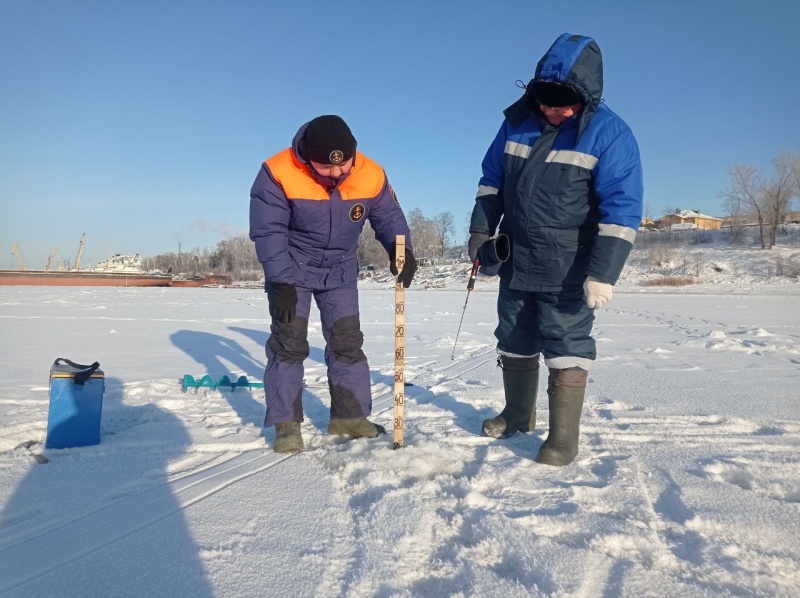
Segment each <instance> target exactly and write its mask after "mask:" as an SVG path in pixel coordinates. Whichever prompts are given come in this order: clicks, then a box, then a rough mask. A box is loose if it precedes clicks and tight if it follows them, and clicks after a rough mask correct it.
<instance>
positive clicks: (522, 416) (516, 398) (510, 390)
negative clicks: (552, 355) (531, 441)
mask: <svg viewBox="0 0 800 598" xmlns="http://www.w3.org/2000/svg"><path fill="white" fill-rule="evenodd" d="M498 364H499V365H500V367H502V368H503V389H504V390H505V395H506V406H505V407H504V408H503V410H502V411H501V412H500V415H497V416H495V417H493V418H491V419H485V420H483V426H481V427H482V429H483V434H484V435H485V436H489V437H491V438H499V437H500V436H509V435H511V434H513V433H514V432H530V431H531V430H533V429H534V428H535V427H536V394H537V391H538V390H539V354H538V353H537V354H536V355H534V356H532V357H508V356H507V355H502V356H500V359H499V360H498Z"/></svg>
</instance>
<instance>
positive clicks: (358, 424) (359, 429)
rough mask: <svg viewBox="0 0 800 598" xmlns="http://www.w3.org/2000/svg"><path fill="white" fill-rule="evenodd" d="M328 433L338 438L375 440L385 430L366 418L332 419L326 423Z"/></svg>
mask: <svg viewBox="0 0 800 598" xmlns="http://www.w3.org/2000/svg"><path fill="white" fill-rule="evenodd" d="M328 432H330V433H331V434H336V435H338V436H351V437H353V438H375V437H376V436H378V435H380V434H386V428H384V427H383V426H379V425H378V424H373V423H372V422H371V421H369V420H368V419H367V418H366V417H354V418H349V419H343V418H339V417H332V418H331V421H330V422H329V423H328Z"/></svg>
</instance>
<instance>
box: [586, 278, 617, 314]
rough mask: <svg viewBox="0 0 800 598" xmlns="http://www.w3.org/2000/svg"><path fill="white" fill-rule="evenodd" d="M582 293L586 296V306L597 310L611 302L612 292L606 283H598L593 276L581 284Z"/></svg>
mask: <svg viewBox="0 0 800 598" xmlns="http://www.w3.org/2000/svg"><path fill="white" fill-rule="evenodd" d="M583 293H584V294H585V295H586V305H588V306H589V307H591V308H592V309H598V308H600V307H603V306H604V305H605V304H606V303H608V302H609V301H611V296H612V295H613V294H614V291H612V287H611V285H610V284H608V283H607V282H600V281H599V280H597V279H596V278H595V277H594V276H589V277H587V278H586V282H584V283H583Z"/></svg>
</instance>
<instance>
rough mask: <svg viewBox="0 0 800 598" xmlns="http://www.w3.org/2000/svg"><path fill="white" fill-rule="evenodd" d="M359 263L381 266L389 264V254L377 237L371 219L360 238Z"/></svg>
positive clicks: (365, 225)
mask: <svg viewBox="0 0 800 598" xmlns="http://www.w3.org/2000/svg"><path fill="white" fill-rule="evenodd" d="M357 255H358V263H359V265H362V266H380V267H384V266H387V267H388V264H389V255H388V254H387V253H386V250H385V249H384V248H383V245H381V244H380V242H379V241H378V239H376V238H375V231H374V230H373V228H372V226H371V225H370V223H369V221H367V222H366V223H365V224H364V229H363V230H362V231H361V236H360V237H359V238H358V253H357Z"/></svg>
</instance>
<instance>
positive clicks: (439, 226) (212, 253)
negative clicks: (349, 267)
mask: <svg viewBox="0 0 800 598" xmlns="http://www.w3.org/2000/svg"><path fill="white" fill-rule="evenodd" d="M406 219H407V220H408V226H409V228H410V229H411V239H412V241H413V244H414V254H415V256H416V257H417V258H428V259H431V260H434V259H441V258H443V257H444V256H445V255H447V253H448V252H449V251H450V250H451V249H453V247H456V246H459V245H463V242H461V243H456V242H455V232H456V229H455V224H454V220H455V219H454V217H453V214H452V212H442V213H440V214H437V215H436V216H434V217H433V218H427V217H425V215H424V214H423V213H422V210H420V209H419V208H416V209H414V210H412V211H411V212H409V213H408V214H406ZM357 255H358V262H359V264H360V265H363V266H367V265H371V266H374V267H376V268H384V267H388V264H389V256H388V254H387V253H386V250H385V249H384V248H383V246H382V245H381V244H380V243H379V242H378V241H377V240H376V239H375V232H374V231H373V230H372V227H370V225H369V222H367V223H366V224H365V225H364V230H363V232H362V233H361V237H360V238H359V241H358V254H357ZM143 262H144V268H145V269H146V270H160V271H162V272H167V271H169V270H170V268H171V271H172V273H173V274H178V273H185V274H187V275H188V276H194V275H195V274H206V273H209V272H213V273H215V274H227V275H229V276H231V277H232V278H233V279H234V280H240V281H253V280H259V279H261V278H263V276H264V272H263V269H262V267H261V264H260V263H259V261H258V258H257V257H256V252H255V246H254V244H253V242H252V241H251V240H250V239H249V237H248V235H247V233H245V232H242V233H239V234H236V235H233V236H231V237H229V238H227V239H225V240H223V241H220V242H219V243H217V246H216V247H215V248H214V249H208V248H203V249H201V248H195V249H192V250H190V251H185V252H177V253H175V252H169V253H161V254H158V255H156V256H153V257H146V258H143Z"/></svg>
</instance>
